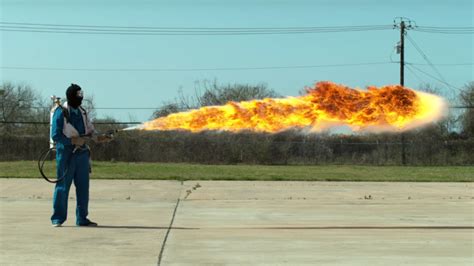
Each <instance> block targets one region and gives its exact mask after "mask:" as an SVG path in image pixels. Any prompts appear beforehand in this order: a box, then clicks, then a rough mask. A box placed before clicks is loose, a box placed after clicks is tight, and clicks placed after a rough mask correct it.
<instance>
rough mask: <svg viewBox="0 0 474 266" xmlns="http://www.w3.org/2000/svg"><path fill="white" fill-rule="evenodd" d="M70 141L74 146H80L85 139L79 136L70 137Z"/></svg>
mask: <svg viewBox="0 0 474 266" xmlns="http://www.w3.org/2000/svg"><path fill="white" fill-rule="evenodd" d="M71 143H72V144H73V145H75V146H82V145H84V143H86V140H85V139H84V138H81V137H72V138H71Z"/></svg>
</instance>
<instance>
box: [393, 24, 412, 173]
mask: <svg viewBox="0 0 474 266" xmlns="http://www.w3.org/2000/svg"><path fill="white" fill-rule="evenodd" d="M396 19H400V25H397V23H396V21H395V20H394V28H398V27H399V28H400V43H399V44H398V45H397V52H398V53H399V54H400V85H401V86H404V85H405V34H406V30H407V29H411V28H412V25H411V21H410V20H409V19H406V18H402V17H401V18H396ZM405 19H406V20H407V21H408V25H407V24H406V23H405ZM401 142H402V154H401V155H402V158H401V159H402V165H406V164H407V157H406V143H405V142H406V141H405V133H403V132H402V136H401Z"/></svg>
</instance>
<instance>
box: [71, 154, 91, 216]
mask: <svg viewBox="0 0 474 266" xmlns="http://www.w3.org/2000/svg"><path fill="white" fill-rule="evenodd" d="M75 161H76V174H75V176H74V186H76V196H77V205H76V224H77V225H83V224H87V223H88V222H89V220H88V219H87V215H88V214H89V153H88V152H81V153H79V154H78V155H77V156H76V158H75Z"/></svg>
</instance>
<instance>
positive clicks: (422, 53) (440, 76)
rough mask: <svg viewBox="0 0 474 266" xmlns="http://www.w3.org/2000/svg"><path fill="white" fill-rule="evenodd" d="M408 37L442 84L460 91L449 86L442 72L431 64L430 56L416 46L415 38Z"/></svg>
mask: <svg viewBox="0 0 474 266" xmlns="http://www.w3.org/2000/svg"><path fill="white" fill-rule="evenodd" d="M406 36H407V39H408V41H410V43H411V44H412V45H413V47H415V49H416V50H417V51H418V53H419V54H420V55H421V56H422V57H423V59H424V60H425V61H426V62H427V63H428V65H429V66H430V67H431V68H432V69H433V70H434V72H435V73H436V74H437V75H438V77H439V78H440V79H441V80H442V82H443V83H444V84H446V85H448V86H449V87H451V88H454V89H457V90H459V89H458V88H456V87H454V86H452V85H451V84H449V83H448V82H447V81H446V79H445V78H444V77H443V75H442V74H441V72H439V71H438V69H437V68H436V67H435V66H434V64H433V63H432V62H431V60H430V59H429V58H428V56H427V55H426V54H425V53H424V52H423V50H421V48H420V47H419V46H418V44H416V42H415V40H413V38H411V37H410V35H408V34H407V35H406Z"/></svg>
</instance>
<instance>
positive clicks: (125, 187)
mask: <svg viewBox="0 0 474 266" xmlns="http://www.w3.org/2000/svg"><path fill="white" fill-rule="evenodd" d="M52 189H53V186H52V185H50V184H47V183H45V182H44V181H42V180H40V179H35V180H32V179H0V230H1V231H0V232H1V235H0V236H1V240H0V247H1V251H0V264H1V265H24V264H29V265H157V264H158V263H160V264H161V265H281V264H285V265H473V264H474V254H473V250H474V244H473V242H474V227H473V226H474V185H473V184H472V183H376V182H374V183H372V182H250V181H241V182H240V181H187V182H184V183H181V182H178V181H139V180H134V181H128V180H92V181H91V202H90V218H91V219H92V220H94V221H97V222H98V223H99V225H100V226H99V227H97V228H82V227H81V228H80V227H75V226H74V219H75V216H74V209H75V199H74V194H75V193H74V187H72V189H71V194H70V196H71V199H70V204H69V217H68V221H67V222H66V223H65V225H64V227H62V228H52V227H51V226H50V221H49V217H50V215H51V196H52ZM178 198H180V200H179V203H178V201H177V199H178ZM177 203H178V205H177ZM172 220H173V223H172V226H171V228H170V227H169V226H170V222H171V221H172ZM166 236H167V238H166V241H165V237H166Z"/></svg>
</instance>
